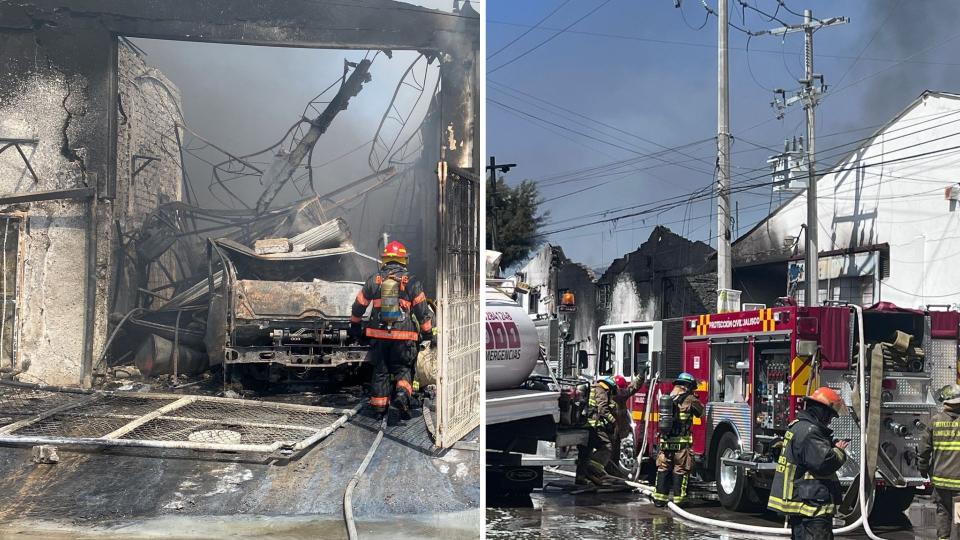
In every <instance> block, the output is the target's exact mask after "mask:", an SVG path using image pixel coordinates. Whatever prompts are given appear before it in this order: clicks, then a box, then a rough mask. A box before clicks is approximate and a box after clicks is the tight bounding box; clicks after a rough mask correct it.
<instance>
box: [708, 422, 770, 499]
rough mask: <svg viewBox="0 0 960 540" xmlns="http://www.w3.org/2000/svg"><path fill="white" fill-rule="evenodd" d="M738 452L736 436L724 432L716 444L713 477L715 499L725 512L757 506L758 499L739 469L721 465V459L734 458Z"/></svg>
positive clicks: (738, 446) (748, 480)
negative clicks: (715, 484) (715, 480)
mask: <svg viewBox="0 0 960 540" xmlns="http://www.w3.org/2000/svg"><path fill="white" fill-rule="evenodd" d="M739 452H740V441H739V439H738V438H737V435H736V434H735V433H732V432H729V431H728V432H726V433H724V434H723V436H721V437H720V440H719V441H718V442H717V453H716V461H715V462H714V469H713V470H714V477H715V478H716V479H717V498H719V499H720V504H722V505H723V507H724V508H726V509H727V510H733V511H737V512H740V511H744V510H749V509H751V508H753V507H755V506H757V504H758V501H759V498H758V497H757V494H756V492H755V491H754V489H753V486H752V485H751V484H750V479H749V478H747V474H746V472H745V471H744V470H743V468H741V467H734V466H729V465H724V464H723V461H722V460H723V458H725V457H734V456H736V455H737V453H739Z"/></svg>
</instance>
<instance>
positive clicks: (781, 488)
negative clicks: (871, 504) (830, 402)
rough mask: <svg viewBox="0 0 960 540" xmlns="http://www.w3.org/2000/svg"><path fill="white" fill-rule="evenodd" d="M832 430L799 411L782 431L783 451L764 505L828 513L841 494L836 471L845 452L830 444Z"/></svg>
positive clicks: (786, 511)
mask: <svg viewBox="0 0 960 540" xmlns="http://www.w3.org/2000/svg"><path fill="white" fill-rule="evenodd" d="M832 435H833V430H831V429H830V428H828V427H827V426H825V425H823V424H822V423H820V421H819V420H817V418H816V417H814V416H813V415H812V414H810V413H809V412H808V411H800V412H799V413H798V414H797V419H796V420H794V421H793V422H792V423H791V424H790V429H789V431H787V433H786V435H784V444H783V451H782V452H781V453H780V459H778V460H777V472H776V474H775V475H774V477H773V486H772V487H771V489H770V500H769V502H767V508H769V509H770V510H774V511H776V512H779V513H781V514H787V515H799V516H806V517H818V516H832V515H833V514H834V513H835V512H836V508H837V507H836V505H837V504H838V503H839V502H840V499H841V497H842V494H841V491H840V480H839V479H837V471H838V470H839V469H840V467H842V466H843V464H844V463H845V462H846V460H847V454H846V453H845V452H844V451H843V450H841V449H839V448H837V447H836V446H834V444H833V438H832Z"/></svg>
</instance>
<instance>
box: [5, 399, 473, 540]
mask: <svg viewBox="0 0 960 540" xmlns="http://www.w3.org/2000/svg"><path fill="white" fill-rule="evenodd" d="M282 397H283V396H280V398H282ZM296 397H297V399H300V400H303V399H307V401H308V402H309V404H311V405H320V404H322V405H334V406H338V407H351V406H353V405H354V404H356V403H357V402H358V400H359V399H360V398H358V397H356V396H353V395H350V394H338V395H332V394H328V395H314V396H309V395H300V396H296ZM275 400H276V401H282V399H275ZM415 413H416V414H415V415H414V418H412V419H411V420H409V421H407V422H404V423H402V424H400V425H398V426H391V427H388V428H387V430H386V431H385V434H384V437H383V441H382V442H381V444H380V447H379V448H378V450H377V452H376V453H375V454H374V456H373V459H372V460H371V461H370V463H369V467H368V468H367V470H366V472H365V474H364V476H363V477H362V478H361V480H360V482H359V483H358V485H357V487H356V489H355V491H354V494H353V507H354V515H355V516H356V519H357V526H358V530H359V532H360V534H361V535H362V536H363V537H364V538H396V537H398V535H399V536H402V537H412V538H443V539H444V540H446V539H459V538H477V537H478V536H479V534H480V529H481V527H482V525H481V523H482V519H483V515H482V512H481V510H480V508H479V507H480V486H479V477H480V472H479V471H480V459H479V453H478V452H477V451H475V450H472V449H469V448H467V449H456V448H454V449H448V450H440V449H437V448H435V447H433V444H432V441H431V439H430V437H429V434H428V430H427V426H426V423H425V419H424V417H423V416H422V415H421V414H420V411H415ZM378 429H379V421H376V420H373V419H371V418H369V417H367V416H366V415H363V414H360V415H357V416H355V417H354V418H353V419H351V420H350V421H349V422H347V423H346V425H344V426H343V427H342V428H340V429H338V430H336V431H335V432H333V434H331V435H330V436H329V437H327V438H326V439H324V440H322V441H320V442H319V443H317V444H316V445H315V446H313V447H312V448H310V449H309V450H307V451H305V452H303V453H302V454H298V455H295V456H293V457H291V458H289V459H278V458H276V456H271V457H268V458H265V457H264V456H254V455H245V454H230V453H201V452H194V451H181V450H153V449H120V448H108V449H103V450H89V449H87V450H70V449H66V448H61V449H60V452H59V453H60V461H59V463H57V464H54V465H41V464H37V463H34V462H33V460H32V459H31V454H30V448H13V447H0V538H7V537H15V536H16V537H29V538H50V539H53V538H56V539H60V538H109V539H114V538H165V539H171V538H298V539H299V538H304V539H307V538H346V529H345V527H344V522H343V518H342V512H343V495H344V489H345V487H346V485H347V482H348V481H349V479H350V478H351V477H352V476H353V474H354V472H355V471H356V470H357V467H358V466H359V464H360V462H361V461H362V460H363V458H364V456H365V454H366V452H367V450H368V449H369V448H370V445H371V443H372V442H373V440H374V439H375V437H376V434H377V431H378ZM476 438H477V434H476V432H475V433H473V434H471V435H470V436H468V440H473V441H476ZM474 446H475V444H474Z"/></svg>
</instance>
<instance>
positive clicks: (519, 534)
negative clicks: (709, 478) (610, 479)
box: [486, 473, 936, 540]
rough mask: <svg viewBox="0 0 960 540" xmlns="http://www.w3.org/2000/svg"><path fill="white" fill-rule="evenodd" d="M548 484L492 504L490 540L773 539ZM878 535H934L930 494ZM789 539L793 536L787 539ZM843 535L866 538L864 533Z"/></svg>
mask: <svg viewBox="0 0 960 540" xmlns="http://www.w3.org/2000/svg"><path fill="white" fill-rule="evenodd" d="M544 482H545V484H546V485H547V487H546V489H545V490H544V491H542V492H536V493H534V494H533V496H532V503H533V505H532V507H529V508H488V509H487V510H486V515H487V525H486V531H487V538H488V539H509V540H526V539H553V538H556V539H563V540H569V539H570V538H584V539H602V540H609V539H611V538H657V539H670V540H706V539H718V540H720V539H722V540H728V539H735V538H736V539H739V538H770V537H769V536H766V537H764V536H759V535H750V534H747V533H742V532H737V531H726V530H720V529H714V528H709V527H707V526H704V525H699V524H695V523H690V522H687V521H683V520H680V519H678V518H676V517H675V516H674V514H673V513H672V512H671V511H670V510H669V509H666V508H664V509H660V508H657V507H655V506H653V504H652V503H650V502H649V501H648V499H647V497H646V496H644V495H641V494H640V493H637V492H620V493H604V494H596V493H581V494H576V495H574V494H570V493H569V491H570V490H571V489H572V487H573V479H571V478H568V477H565V476H558V475H555V474H551V473H546V475H545V478H544ZM687 510H688V511H689V512H691V513H694V514H698V515H702V516H705V517H709V518H713V519H720V520H726V521H737V522H739V523H745V524H750V525H761V526H765V527H779V526H782V525H783V519H782V518H780V517H778V516H777V515H776V514H743V513H731V512H728V511H726V510H724V509H723V508H722V507H721V506H720V504H719V503H717V502H713V501H703V502H696V503H694V504H691V505H690V506H689V507H688V508H687ZM871 525H872V527H873V531H874V533H875V534H877V535H879V536H880V537H882V538H884V539H885V540H906V539H912V538H931V539H932V538H936V529H935V528H934V525H933V507H932V505H931V503H930V501H929V499H928V498H926V497H918V498H917V500H916V502H914V504H913V506H912V507H911V508H910V510H909V511H908V512H907V513H904V514H899V515H896V516H891V517H890V519H888V520H886V521H885V522H883V523H881V522H879V521H877V520H871ZM785 538H789V536H787V537H785ZM844 538H866V535H865V534H862V532H861V533H860V534H856V535H850V536H845V537H844Z"/></svg>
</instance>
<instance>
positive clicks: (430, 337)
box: [420, 327, 439, 348]
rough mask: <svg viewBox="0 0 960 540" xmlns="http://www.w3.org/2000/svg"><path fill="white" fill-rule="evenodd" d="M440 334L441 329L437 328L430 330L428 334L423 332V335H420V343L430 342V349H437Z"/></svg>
mask: <svg viewBox="0 0 960 540" xmlns="http://www.w3.org/2000/svg"><path fill="white" fill-rule="evenodd" d="M438 333H439V329H438V328H436V327H434V328H433V329H431V330H428V331H426V332H421V333H420V341H429V342H430V347H433V348H436V346H437V334H438Z"/></svg>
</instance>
